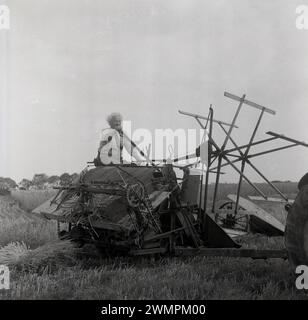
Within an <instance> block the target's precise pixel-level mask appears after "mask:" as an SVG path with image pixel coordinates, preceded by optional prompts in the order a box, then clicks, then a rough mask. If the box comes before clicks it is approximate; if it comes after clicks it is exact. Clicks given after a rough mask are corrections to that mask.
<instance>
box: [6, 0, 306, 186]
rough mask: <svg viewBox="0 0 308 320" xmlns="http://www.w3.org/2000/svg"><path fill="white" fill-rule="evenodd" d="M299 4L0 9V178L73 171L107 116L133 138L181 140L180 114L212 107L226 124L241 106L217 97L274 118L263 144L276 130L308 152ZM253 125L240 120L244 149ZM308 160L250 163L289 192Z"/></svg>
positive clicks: (292, 154)
mask: <svg viewBox="0 0 308 320" xmlns="http://www.w3.org/2000/svg"><path fill="white" fill-rule="evenodd" d="M304 2H305V1H304V0H302V1H301V2H299V1H298V0H297V1H293V0H266V1H265V0H263V1H260V0H250V1H247V0H215V1H204V0H199V1H198V0H142V1H141V0H120V1H119V0H117V1H115V0H70V1H69V0H66V1H63V0H61V1H60V0H50V1H49V0H27V1H22V0H9V1H3V0H2V1H1V0H0V4H7V5H8V6H9V8H10V14H11V28H10V30H9V31H4V30H0V61H1V63H0V68H1V69H0V71H1V84H2V86H1V89H2V90H1V91H0V92H1V95H2V98H1V101H2V103H1V160H0V161H1V162H0V176H6V177H8V176H9V177H12V178H14V179H16V180H17V181H19V180H21V178H32V177H33V175H34V173H42V172H44V173H47V174H48V175H51V174H62V173H63V172H69V173H73V172H80V171H81V170H82V169H83V168H84V167H85V165H86V161H91V160H93V158H94V156H96V152H97V146H98V140H99V133H100V130H101V129H102V128H104V127H106V121H105V118H106V116H107V115H108V114H109V113H110V112H113V111H118V112H121V113H122V114H123V116H124V117H125V118H126V119H129V120H132V121H133V128H148V129H150V130H151V131H153V130H154V129H155V128H172V129H177V128H184V129H187V128H198V124H197V123H196V122H194V120H193V119H190V118H187V117H184V116H182V115H180V114H178V112H177V111H178V109H183V110H186V111H190V112H194V113H200V114H203V115H206V114H207V113H208V106H209V104H210V103H212V104H213V106H214V115H215V118H219V119H221V120H224V121H228V122H230V121H231V119H232V115H233V113H234V112H235V110H236V106H237V103H236V102H234V101H231V100H229V99H227V98H225V97H224V95H223V94H224V91H229V92H231V93H234V94H237V95H242V94H244V93H245V94H246V97H247V99H249V100H253V101H255V102H257V103H259V104H262V105H264V106H267V107H269V108H272V109H274V110H276V111H277V114H276V115H275V116H272V115H270V114H266V116H265V119H264V122H263V123H262V125H261V128H260V132H259V134H258V138H262V137H264V134H265V132H266V131H268V130H272V131H275V132H278V133H284V134H286V135H288V136H291V137H294V138H296V139H299V140H303V141H308V130H307V120H308V105H307V103H308V90H307V89H308V88H307V83H308V59H307V56H308V30H298V29H296V27H295V19H296V13H295V9H296V7H297V6H298V5H300V4H304ZM307 4H308V1H307ZM257 116H258V112H257V111H256V110H254V109H252V108H250V107H245V109H244V110H243V112H242V114H241V116H240V118H239V120H238V123H237V124H238V126H239V127H240V129H237V133H236V138H237V139H238V140H239V141H240V142H243V143H244V142H247V141H248V139H249V134H250V133H251V130H252V124H253V122H254V121H256V117H257ZM215 132H216V137H217V140H219V141H220V140H221V138H222V135H221V134H220V132H219V130H216V131H215ZM277 144H278V143H276V145H277ZM283 144H284V143H283V142H282V143H280V145H283ZM307 160H308V149H306V148H304V147H298V148H295V149H289V150H286V151H281V152H279V153H276V154H273V155H268V156H264V157H263V158H262V159H258V160H257V161H255V164H257V165H259V167H260V168H261V169H262V170H263V171H264V173H265V174H266V175H267V176H269V178H270V179H280V180H293V181H296V180H298V179H299V178H300V177H301V176H302V175H303V174H304V173H306V172H307V171H308V161H307ZM252 177H253V180H258V179H257V177H256V176H252ZM233 178H234V176H233V175H230V176H228V178H224V179H225V180H227V181H232V180H233ZM228 179H229V180H228Z"/></svg>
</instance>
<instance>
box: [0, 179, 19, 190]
mask: <svg viewBox="0 0 308 320" xmlns="http://www.w3.org/2000/svg"><path fill="white" fill-rule="evenodd" d="M0 184H1V185H3V186H6V187H8V188H16V187H17V183H16V182H15V181H14V180H13V179H11V178H3V177H0Z"/></svg>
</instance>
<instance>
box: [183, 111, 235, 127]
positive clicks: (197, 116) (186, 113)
mask: <svg viewBox="0 0 308 320" xmlns="http://www.w3.org/2000/svg"><path fill="white" fill-rule="evenodd" d="M179 113H180V114H184V115H185V116H190V117H193V118H200V119H204V120H209V118H207V117H204V116H201V115H199V114H195V113H190V112H186V111H181V110H179ZM213 122H215V123H221V124H224V125H226V126H231V124H229V123H227V122H224V121H220V120H214V119H213ZM234 128H238V126H234Z"/></svg>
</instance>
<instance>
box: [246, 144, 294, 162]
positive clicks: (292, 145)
mask: <svg viewBox="0 0 308 320" xmlns="http://www.w3.org/2000/svg"><path fill="white" fill-rule="evenodd" d="M295 146H298V144H297V143H294V144H290V145H288V146H284V147H280V148H275V149H271V150H267V151H263V152H259V153H255V154H251V155H249V156H248V157H247V158H249V159H250V158H254V157H257V156H261V155H263V154H267V153H271V152H275V151H279V150H283V149H288V148H292V147H295Z"/></svg>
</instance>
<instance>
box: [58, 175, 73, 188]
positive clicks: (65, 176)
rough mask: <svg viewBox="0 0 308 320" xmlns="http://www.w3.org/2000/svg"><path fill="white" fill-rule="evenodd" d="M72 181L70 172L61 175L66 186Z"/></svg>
mask: <svg viewBox="0 0 308 320" xmlns="http://www.w3.org/2000/svg"><path fill="white" fill-rule="evenodd" d="M70 183H71V176H70V175H69V174H68V173H63V174H61V176H60V184H61V186H65V185H68V184H70Z"/></svg>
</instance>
